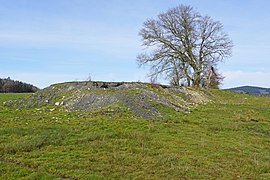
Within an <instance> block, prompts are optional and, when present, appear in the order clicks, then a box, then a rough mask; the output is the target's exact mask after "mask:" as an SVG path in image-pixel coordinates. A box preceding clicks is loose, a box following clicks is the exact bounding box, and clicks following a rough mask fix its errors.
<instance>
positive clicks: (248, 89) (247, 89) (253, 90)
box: [228, 86, 270, 95]
mask: <svg viewBox="0 0 270 180" xmlns="http://www.w3.org/2000/svg"><path fill="white" fill-rule="evenodd" d="M228 90H230V91H234V92H240V93H245V94H253V95H270V88H262V87H255V86H241V87H236V88H230V89H228Z"/></svg>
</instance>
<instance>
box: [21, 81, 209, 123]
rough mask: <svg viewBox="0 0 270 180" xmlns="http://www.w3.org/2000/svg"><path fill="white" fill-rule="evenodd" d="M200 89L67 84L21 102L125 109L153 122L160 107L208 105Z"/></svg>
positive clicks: (70, 107) (77, 108)
mask: <svg viewBox="0 0 270 180" xmlns="http://www.w3.org/2000/svg"><path fill="white" fill-rule="evenodd" d="M209 101H210V99H209V95H207V94H206V93H205V92H203V91H202V90H193V89H191V88H186V87H170V86H164V85H158V84H148V83H138V82H96V81H95V82H93V81H85V82H67V83H61V84H54V85H51V86H49V87H47V88H45V89H43V90H41V91H38V92H37V93H35V94H34V95H33V96H31V97H30V98H29V99H27V100H24V101H23V102H20V105H23V106H27V107H41V106H47V105H51V106H56V107H61V108H65V109H66V110H68V111H96V110H100V109H104V108H110V109H112V110H113V111H114V110H117V111H119V110H123V109H125V110H128V111H130V112H132V113H133V114H135V115H137V116H139V117H143V118H147V119H153V118H157V117H162V112H161V111H160V109H162V107H166V108H172V109H174V110H175V111H188V110H189V109H190V108H191V107H193V106H195V105H197V104H202V103H207V102H209Z"/></svg>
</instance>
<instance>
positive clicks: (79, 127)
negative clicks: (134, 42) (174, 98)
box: [0, 90, 270, 179]
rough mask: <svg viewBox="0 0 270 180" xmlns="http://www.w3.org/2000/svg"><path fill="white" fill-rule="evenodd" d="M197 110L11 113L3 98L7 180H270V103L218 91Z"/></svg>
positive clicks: (1, 132) (2, 160)
mask: <svg viewBox="0 0 270 180" xmlns="http://www.w3.org/2000/svg"><path fill="white" fill-rule="evenodd" d="M211 93H212V94H213V95H214V97H215V99H216V100H215V102H213V103H209V104H206V105H200V106H198V107H196V108H194V109H193V110H192V112H191V113H181V112H176V111H174V110H172V109H170V108H165V107H159V108H160V109H161V110H162V111H163V112H166V113H167V114H168V116H167V118H164V119H163V120H159V121H149V120H144V119H141V118H138V117H136V116H134V115H132V114H131V113H127V114H125V113H124V114H123V113H111V112H110V111H104V112H102V111H100V112H93V113H89V112H88V113H86V112H79V111H77V112H66V111H65V110H63V109H57V108H49V107H47V108H46V107H42V108H31V109H27V108H25V109H22V108H9V107H5V106H2V104H3V102H6V101H8V100H9V99H16V98H22V97H27V96H29V94H0V172H1V173H0V179H19V178H23V179H65V178H67V179H134V178H135V179H270V109H269V107H270V98H268V97H256V96H249V95H242V94H237V93H232V92H228V91H218V90H212V91H211Z"/></svg>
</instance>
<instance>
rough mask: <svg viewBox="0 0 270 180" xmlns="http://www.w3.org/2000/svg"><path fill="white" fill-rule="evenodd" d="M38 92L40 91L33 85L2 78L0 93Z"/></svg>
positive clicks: (0, 80)
mask: <svg viewBox="0 0 270 180" xmlns="http://www.w3.org/2000/svg"><path fill="white" fill-rule="evenodd" d="M37 90H39V89H38V88H37V87H35V86H33V85H31V84H27V83H23V82H21V81H16V80H12V79H10V78H6V79H1V78H0V93H27V92H36V91H37Z"/></svg>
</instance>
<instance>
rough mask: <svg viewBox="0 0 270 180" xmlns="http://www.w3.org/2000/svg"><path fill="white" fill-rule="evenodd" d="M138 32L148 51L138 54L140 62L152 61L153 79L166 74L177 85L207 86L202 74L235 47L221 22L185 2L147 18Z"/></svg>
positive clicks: (227, 55)
mask: <svg viewBox="0 0 270 180" xmlns="http://www.w3.org/2000/svg"><path fill="white" fill-rule="evenodd" d="M139 35H140V36H141V37H142V41H143V46H145V47H146V51H145V52H143V53H142V54H140V55H138V57H137V62H138V64H139V65H140V66H141V65H145V64H149V65H150V67H151V73H150V76H151V77H152V78H158V77H159V76H160V75H166V78H167V79H169V80H170V82H171V83H172V84H174V85H180V84H186V85H188V86H189V85H193V86H204V84H205V83H204V82H205V81H204V79H203V77H204V76H207V74H208V73H209V69H211V67H216V66H217V64H218V62H220V61H223V60H224V59H226V58H228V57H229V56H230V55H231V49H232V47H233V44H232V41H231V40H230V39H229V37H228V35H227V34H226V33H224V32H223V26H222V24H221V23H220V22H219V21H214V20H212V19H211V18H210V17H209V16H202V15H200V14H199V13H198V12H196V11H195V10H194V9H193V8H192V7H191V6H185V5H180V6H178V7H176V8H173V9H169V10H168V11H167V12H165V13H161V14H159V15H158V18H157V19H149V20H147V21H146V22H145V23H144V24H143V28H142V29H141V31H140V32H139Z"/></svg>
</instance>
